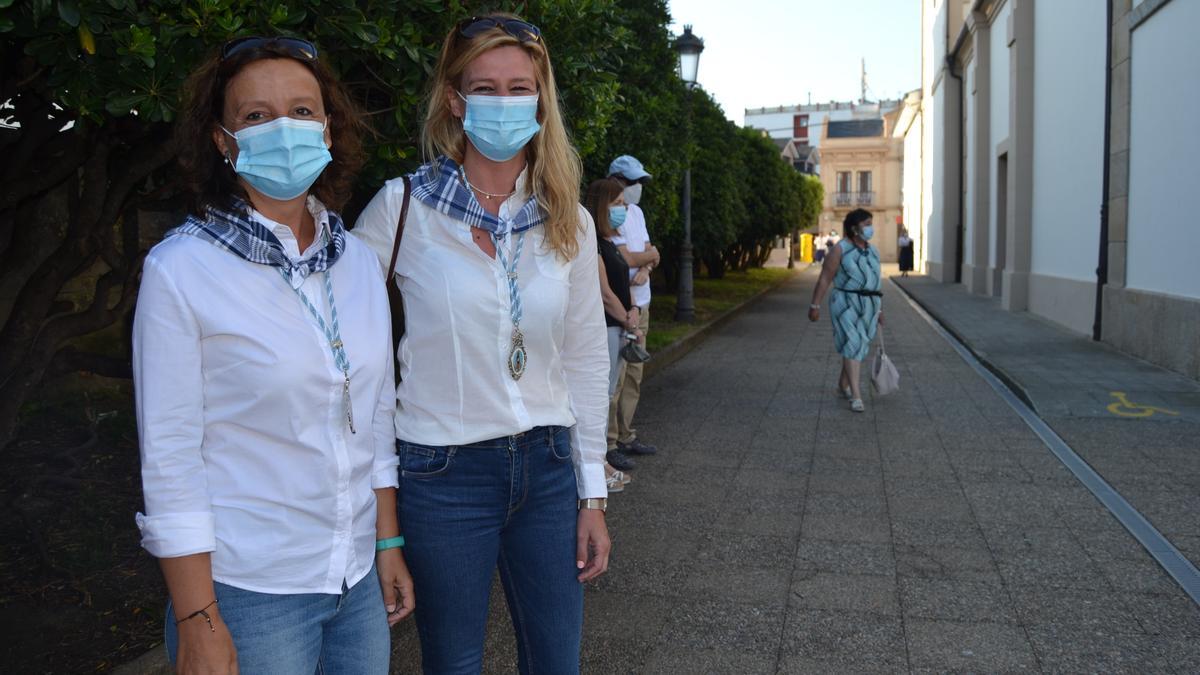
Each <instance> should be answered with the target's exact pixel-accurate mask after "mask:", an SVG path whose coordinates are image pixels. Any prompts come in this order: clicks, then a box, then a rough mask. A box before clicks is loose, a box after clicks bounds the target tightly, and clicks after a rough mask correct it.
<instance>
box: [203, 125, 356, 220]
mask: <svg viewBox="0 0 1200 675" xmlns="http://www.w3.org/2000/svg"><path fill="white" fill-rule="evenodd" d="M221 130H222V131H224V132H225V133H227V134H229V135H230V136H233V138H234V140H236V141H237V147H238V158H237V164H235V165H234V167H233V170H234V171H236V172H237V173H238V175H239V176H241V177H242V178H244V179H246V182H247V183H249V184H250V186H251V187H253V188H254V189H255V190H258V191H259V192H261V193H263V194H264V195H266V196H268V197H270V198H271V199H279V200H287V199H295V198H296V197H299V196H300V195H302V194H304V193H305V192H306V191H308V188H310V187H312V184H313V183H315V182H316V180H317V178H318V177H319V176H320V175H321V172H322V171H324V170H325V167H326V166H327V165H328V164H329V163H330V162H331V161H333V156H332V155H330V154H329V148H327V147H325V125H324V124H323V123H321V122H317V121H314V120H297V119H292V118H291V117H278V118H276V119H273V120H271V121H270V122H266V123H264V124H256V125H254V126H252V127H246V128H245V129H240V130H239V131H238V132H237V133H234V132H232V131H230V130H228V129H226V128H225V127H221Z"/></svg>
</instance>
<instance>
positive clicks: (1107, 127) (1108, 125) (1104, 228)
mask: <svg viewBox="0 0 1200 675" xmlns="http://www.w3.org/2000/svg"><path fill="white" fill-rule="evenodd" d="M1105 5H1106V6H1107V9H1106V13H1105V15H1106V17H1107V19H1106V22H1105V24H1104V26H1105V28H1106V30H1105V31H1104V32H1105V34H1106V36H1107V38H1106V39H1105V41H1104V178H1103V183H1102V186H1101V188H1100V195H1101V200H1102V201H1101V202H1100V258H1099V261H1098V262H1097V263H1096V319H1095V322H1094V323H1092V339H1093V340H1095V341H1097V342H1099V341H1100V336H1101V333H1102V331H1101V328H1102V327H1103V324H1104V287H1105V286H1107V285H1108V192H1109V178H1110V173H1111V169H1112V159H1111V157H1110V153H1111V152H1112V146H1111V144H1112V58H1113V55H1112V48H1113V37H1112V32H1113V3H1112V0H1109V1H1108V2H1106V3H1105Z"/></svg>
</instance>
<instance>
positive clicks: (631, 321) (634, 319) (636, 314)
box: [625, 306, 642, 331]
mask: <svg viewBox="0 0 1200 675" xmlns="http://www.w3.org/2000/svg"><path fill="white" fill-rule="evenodd" d="M641 322H642V314H641V310H640V309H638V308H637V307H636V306H635V307H633V308H632V309H630V310H629V311H628V312H626V313H625V329H626V330H631V331H637V327H638V325H639V324H640V323H641Z"/></svg>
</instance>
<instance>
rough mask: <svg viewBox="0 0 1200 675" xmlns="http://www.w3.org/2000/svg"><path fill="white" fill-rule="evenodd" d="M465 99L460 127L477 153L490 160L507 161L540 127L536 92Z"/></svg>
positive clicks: (476, 95)
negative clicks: (522, 94)
mask: <svg viewBox="0 0 1200 675" xmlns="http://www.w3.org/2000/svg"><path fill="white" fill-rule="evenodd" d="M458 96H459V98H461V99H462V100H464V101H466V103H467V113H466V115H465V116H464V117H463V131H465V132H466V134H467V138H469V139H471V144H472V145H474V146H475V149H476V150H478V151H479V154H481V155H483V156H484V157H487V158H488V159H490V160H492V161H493V162H507V161H508V160H510V159H512V158H513V157H516V155H517V153H518V152H520V151H521V148H523V147H525V144H526V143H528V142H529V139H531V138H533V136H534V134H536V133H537V132H538V130H539V129H541V128H542V125H540V124H538V121H537V104H538V97H537V94H534V95H533V96H481V95H478V94H472V95H470V96H463V95H462V94H461V93H460V94H459V95H458Z"/></svg>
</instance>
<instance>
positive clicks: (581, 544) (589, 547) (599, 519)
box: [575, 509, 612, 582]
mask: <svg viewBox="0 0 1200 675" xmlns="http://www.w3.org/2000/svg"><path fill="white" fill-rule="evenodd" d="M611 550H612V541H611V540H610V539H609V538H608V525H606V524H605V523H604V512H603V511H601V510H600V509H579V520H578V521H577V522H576V525H575V565H576V567H578V568H579V570H580V571H579V581H580V582H584V581H591V580H593V579H595V578H596V577H598V576H600V575H601V574H604V573H605V572H606V571H608V554H609V552H610V551H611Z"/></svg>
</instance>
